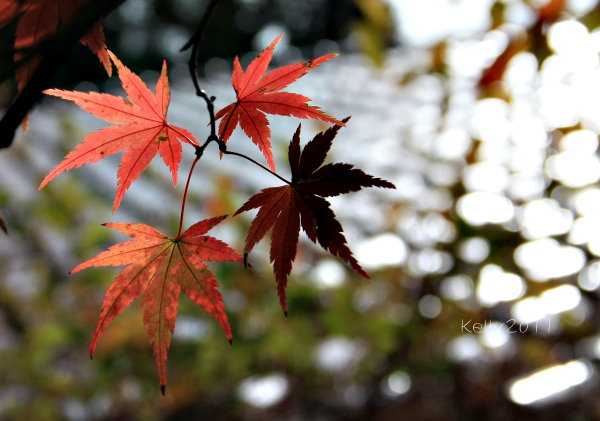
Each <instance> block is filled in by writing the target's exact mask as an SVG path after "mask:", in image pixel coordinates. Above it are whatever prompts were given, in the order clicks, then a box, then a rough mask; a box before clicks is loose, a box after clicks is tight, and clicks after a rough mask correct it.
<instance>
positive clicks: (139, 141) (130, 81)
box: [40, 52, 198, 212]
mask: <svg viewBox="0 0 600 421" xmlns="http://www.w3.org/2000/svg"><path fill="white" fill-rule="evenodd" d="M108 54H109V55H110V58H111V60H112V61H113V63H114V64H115V66H116V67H117V70H118V72H119V78H120V79H121V84H122V85H123V88H124V89H125V92H126V93H127V96H128V97H129V100H128V99H126V98H123V97H118V96H114V95H109V94H99V93H96V92H89V93H85V92H77V91H63V90H60V89H48V90H46V91H44V93H46V94H48V95H54V96H57V97H60V98H63V99H66V100H69V101H73V102H74V103H76V104H77V105H79V106H80V107H81V108H82V109H84V110H85V111H88V112H90V113H92V114H93V115H95V116H96V117H100V118H102V119H104V120H106V121H108V122H110V123H115V125H112V126H109V127H105V128H103V129H101V130H99V131H97V132H94V133H91V134H89V135H87V136H86V137H85V138H84V141H83V142H81V143H80V144H79V145H77V147H76V149H75V150H73V151H71V152H69V154H67V156H66V157H65V158H64V160H63V161H62V162H61V163H60V164H58V165H57V166H56V168H54V170H52V172H50V174H48V175H47V176H46V178H44V180H43V181H42V183H41V184H40V189H41V188H42V187H44V186H45V185H46V184H47V183H48V182H49V181H50V180H52V179H53V178H54V177H56V176H57V175H58V174H60V173H62V172H64V171H68V170H70V169H72V168H76V167H81V166H82V165H85V164H89V163H92V162H96V161H99V160H101V159H103V158H105V157H107V156H108V155H112V154H115V153H117V152H121V151H123V150H124V151H125V154H124V155H123V158H122V159H121V164H120V166H119V171H118V173H117V193H116V196H115V201H114V204H113V212H114V211H116V210H117V208H118V207H119V204H120V203H121V200H122V199H123V195H124V194H125V191H126V190H127V189H128V188H129V186H130V185H131V183H132V182H133V181H135V180H136V179H137V178H138V177H139V176H140V174H141V172H142V171H143V170H144V169H145V168H146V167H147V166H148V164H149V163H150V161H152V159H153V158H154V157H155V156H156V153H159V154H160V156H161V157H162V159H163V161H164V163H165V164H166V165H167V166H168V167H169V169H170V170H171V175H172V176H173V184H177V170H178V168H179V162H180V161H181V149H182V148H181V143H179V141H181V142H186V143H189V144H192V145H197V144H198V141H197V140H196V139H195V138H194V136H193V135H192V134H191V133H190V132H188V131H187V130H185V129H183V128H181V127H177V126H173V125H171V124H169V123H168V122H167V109H168V107H169V101H170V97H171V94H170V92H169V81H168V79H167V65H166V62H163V67H162V72H161V74H160V77H159V78H158V82H157V84H156V94H153V93H152V91H150V89H148V87H147V86H146V85H145V84H144V82H143V81H142V80H141V79H140V78H139V76H137V75H136V74H135V73H133V72H131V70H129V69H128V68H127V67H125V66H124V65H123V64H122V63H121V62H120V61H119V59H118V58H117V57H116V56H115V55H114V54H112V53H111V52H109V53H108Z"/></svg>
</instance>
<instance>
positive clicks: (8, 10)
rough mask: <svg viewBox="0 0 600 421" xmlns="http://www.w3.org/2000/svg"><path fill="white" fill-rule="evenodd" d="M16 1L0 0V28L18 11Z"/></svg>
mask: <svg viewBox="0 0 600 421" xmlns="http://www.w3.org/2000/svg"><path fill="white" fill-rule="evenodd" d="M19 6H20V5H19V2H18V1H17V0H0V28H1V27H3V26H4V25H6V24H7V23H9V22H10V21H11V20H12V19H13V18H14V17H15V16H16V15H17V11H18V10H19Z"/></svg>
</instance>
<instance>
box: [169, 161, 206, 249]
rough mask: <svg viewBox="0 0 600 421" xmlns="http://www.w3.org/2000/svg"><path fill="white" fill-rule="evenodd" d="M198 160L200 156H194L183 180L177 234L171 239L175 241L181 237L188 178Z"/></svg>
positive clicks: (189, 178)
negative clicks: (185, 178)
mask: <svg viewBox="0 0 600 421" xmlns="http://www.w3.org/2000/svg"><path fill="white" fill-rule="evenodd" d="M199 160H200V157H199V156H196V159H194V162H192V166H191V168H190V173H189V174H188V178H187V181H186V182H185V190H184V191H183V200H182V201H181V215H180V216H179V229H178V230H177V236H176V237H175V238H174V239H173V241H177V240H179V238H180V237H181V229H182V227H183V215H184V213H185V202H186V201H187V194H188V189H189V187H190V180H191V179H192V173H193V172H194V168H195V167H196V164H197V163H198V161H199Z"/></svg>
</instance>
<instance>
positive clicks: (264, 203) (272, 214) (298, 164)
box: [235, 118, 396, 314]
mask: <svg viewBox="0 0 600 421" xmlns="http://www.w3.org/2000/svg"><path fill="white" fill-rule="evenodd" d="M348 119H349V118H346V119H344V120H342V121H343V122H344V123H345V122H347V121H348ZM339 129H340V126H339V125H335V126H332V127H331V128H329V129H328V130H326V131H324V132H321V133H319V134H317V135H316V136H315V137H314V139H313V140H312V141H310V142H309V143H308V144H307V145H306V146H305V147H304V149H303V150H302V151H300V126H298V129H297V130H296V132H295V133H294V136H293V138H292V141H291V143H290V146H289V153H288V157H289V162H290V168H291V171H292V181H291V183H290V184H289V185H285V186H282V187H270V188H267V189H264V190H262V191H261V192H260V193H257V194H255V195H254V196H252V197H251V198H250V199H248V201H246V203H244V204H243V205H242V207H241V208H239V209H238V210H237V211H236V213H235V215H238V214H239V213H241V212H245V211H248V210H250V209H255V208H258V209H259V211H258V213H257V215H256V217H255V218H254V220H253V221H252V223H251V224H250V228H249V229H248V234H247V236H246V244H245V247H244V254H245V255H247V254H248V253H250V251H251V250H252V248H253V247H254V246H255V245H256V243H258V242H259V241H260V240H261V239H262V238H263V237H264V236H265V234H266V233H267V232H268V231H269V230H270V229H271V228H272V234H271V249H270V253H269V258H270V261H271V263H273V270H274V272H275V279H276V281H277V293H278V295H279V301H280V304H281V308H282V309H283V311H284V312H286V314H287V303H286V293H285V290H286V288H287V278H288V276H289V274H290V272H291V270H292V262H293V260H294V258H295V256H296V248H297V243H298V237H299V234H300V227H302V229H303V231H304V232H305V233H306V235H307V236H308V238H310V239H311V240H312V241H313V242H314V243H317V242H318V243H319V244H320V245H321V247H323V248H324V249H325V250H328V251H329V252H330V253H331V254H333V255H334V256H337V257H339V258H341V259H342V260H344V261H345V262H346V263H348V264H349V265H350V267H351V268H352V269H354V270H355V271H356V272H358V273H359V274H360V275H362V276H364V277H365V278H369V274H368V273H367V272H366V271H365V270H364V269H363V268H362V267H361V266H360V264H359V263H358V261H357V260H356V259H355V258H354V256H353V254H352V251H351V250H350V249H349V248H348V245H347V243H346V238H345V237H344V234H343V228H342V225H341V224H340V223H339V222H338V220H337V219H336V218H335V214H334V212H333V210H332V209H331V207H330V206H329V202H328V201H327V200H326V199H325V197H332V196H337V195H339V194H343V193H349V192H352V191H358V190H361V189H362V188H364V187H384V188H392V189H393V188H396V187H395V186H394V185H393V184H392V183H390V182H389V181H386V180H382V179H380V178H375V177H373V176H371V175H369V174H366V173H365V172H363V171H362V170H360V169H357V168H354V167H353V166H352V165H350V164H344V163H333V164H326V165H323V162H324V161H325V158H326V156H327V152H328V151H329V149H330V148H331V144H332V142H333V139H334V138H335V136H336V134H337V132H338V130H339Z"/></svg>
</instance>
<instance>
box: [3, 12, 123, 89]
mask: <svg viewBox="0 0 600 421" xmlns="http://www.w3.org/2000/svg"><path fill="white" fill-rule="evenodd" d="M85 3H86V2H85V0H24V1H23V2H21V3H20V4H19V3H18V2H16V1H14V0H0V16H1V17H0V26H3V25H4V24H6V23H8V22H9V21H10V20H11V19H12V18H13V17H14V16H15V15H16V14H20V15H21V17H20V18H19V23H18V24H17V29H16V33H15V49H16V50H26V49H28V48H32V47H35V46H36V45H38V44H39V43H40V42H41V41H44V40H45V39H46V38H48V37H49V36H51V35H54V33H55V32H56V28H57V27H58V24H59V22H60V21H62V22H63V23H65V24H68V23H69V22H71V21H72V20H73V19H75V18H76V16H77V14H78V12H79V11H80V10H81V7H82V6H83V5H85ZM11 13H12V14H11ZM80 42H81V43H82V44H83V45H86V46H87V47H88V48H89V49H90V50H91V51H92V52H93V53H94V54H96V55H97V56H98V59H99V60H100V62H101V63H102V65H103V66H104V68H105V69H106V72H107V73H108V74H109V75H110V74H111V73H112V67H111V65H110V60H109V58H108V54H107V51H106V43H105V42H104V31H103V29H102V25H101V24H100V23H99V22H96V23H95V24H94V25H93V26H92V27H91V28H90V29H89V31H88V32H87V33H86V34H85V35H84V36H83V37H82V38H81V39H80ZM25 54H26V53H24V52H21V51H18V52H17V53H15V61H18V60H21V59H22V58H23V57H25ZM38 62H39V59H38V58H37V57H34V58H32V59H29V60H27V61H26V62H24V63H23V64H22V65H21V66H19V67H18V68H17V70H16V75H15V76H16V79H17V86H18V88H19V90H20V91H21V90H23V88H24V87H25V85H26V84H27V82H28V81H29V79H30V78H31V75H32V74H33V72H34V70H35V68H36V67H37V65H38Z"/></svg>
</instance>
